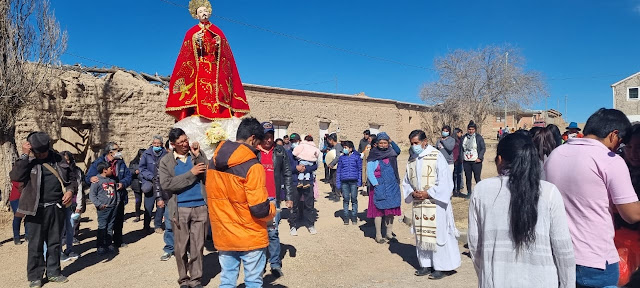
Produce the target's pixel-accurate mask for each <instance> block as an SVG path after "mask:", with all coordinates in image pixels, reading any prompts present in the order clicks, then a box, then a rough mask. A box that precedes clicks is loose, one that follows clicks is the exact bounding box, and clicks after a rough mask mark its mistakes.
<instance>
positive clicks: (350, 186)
mask: <svg viewBox="0 0 640 288" xmlns="http://www.w3.org/2000/svg"><path fill="white" fill-rule="evenodd" d="M341 185H342V186H341V188H342V197H344V198H343V200H342V209H343V210H344V211H343V212H342V213H343V214H342V215H344V219H345V220H349V217H351V218H352V219H355V218H356V217H358V181H356V180H353V181H344V182H342V183H341ZM349 201H351V210H352V211H351V215H349Z"/></svg>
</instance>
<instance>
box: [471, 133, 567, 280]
mask: <svg viewBox="0 0 640 288" xmlns="http://www.w3.org/2000/svg"><path fill="white" fill-rule="evenodd" d="M538 157H539V156H538V152H537V149H536V148H535V147H534V144H533V142H532V141H531V138H530V137H529V136H527V135H525V134H521V133H516V134H510V135H508V136H506V137H505V138H504V139H502V141H500V143H498V151H497V156H496V166H497V168H498V174H499V176H497V177H493V178H490V179H485V180H483V181H482V182H480V183H478V185H477V186H476V187H475V189H474V193H473V196H472V198H471V202H470V205H469V232H468V239H469V252H470V253H471V258H472V260H473V263H474V266H475V269H476V273H477V274H478V287H575V283H576V282H575V281H576V266H575V258H574V255H573V244H572V242H571V235H570V234H569V226H568V223H567V215H566V212H565V209H564V202H563V199H562V195H561V194H560V192H559V191H558V188H556V186H554V185H553V184H551V183H549V182H546V181H542V180H540V174H541V170H542V167H541V165H540V161H539V160H538ZM505 211H508V213H507V217H505Z"/></svg>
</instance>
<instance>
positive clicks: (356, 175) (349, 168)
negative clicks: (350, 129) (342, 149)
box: [336, 151, 362, 189]
mask: <svg viewBox="0 0 640 288" xmlns="http://www.w3.org/2000/svg"><path fill="white" fill-rule="evenodd" d="M336 173H337V174H336V188H338V189H341V187H342V182H345V181H358V187H359V186H362V159H361V158H360V153H358V151H353V152H352V153H351V154H350V155H342V156H340V159H339V160H338V170H337V171H336Z"/></svg>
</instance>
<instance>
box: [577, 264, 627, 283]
mask: <svg viewBox="0 0 640 288" xmlns="http://www.w3.org/2000/svg"><path fill="white" fill-rule="evenodd" d="M618 277H620V270H619V267H618V263H613V264H609V263H608V262H607V267H606V269H605V270H602V269H598V268H591V267H586V266H580V265H576V287H577V288H587V287H598V288H600V287H602V288H615V287H618V286H617V285H618Z"/></svg>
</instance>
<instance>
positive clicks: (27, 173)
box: [9, 132, 77, 287]
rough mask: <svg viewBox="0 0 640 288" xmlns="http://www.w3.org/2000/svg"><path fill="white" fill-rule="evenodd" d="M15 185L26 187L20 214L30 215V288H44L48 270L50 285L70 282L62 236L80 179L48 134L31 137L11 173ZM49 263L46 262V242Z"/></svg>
mask: <svg viewBox="0 0 640 288" xmlns="http://www.w3.org/2000/svg"><path fill="white" fill-rule="evenodd" d="M9 178H11V181H16V182H21V183H23V185H24V188H23V190H22V194H21V196H20V202H19V206H18V211H17V213H19V214H24V215H26V217H25V224H26V225H25V226H26V227H25V229H26V230H28V231H29V234H28V237H27V238H28V240H29V247H28V252H27V255H28V256H27V257H28V258H27V279H28V280H29V287H41V286H42V275H43V274H44V272H45V270H46V272H47V274H46V275H47V278H48V281H49V282H59V283H64V282H67V281H68V280H67V277H65V276H63V275H62V273H61V268H60V248H61V245H60V235H61V234H62V228H63V227H64V222H63V221H64V210H63V207H67V206H68V205H70V204H71V200H72V198H73V191H76V188H77V187H76V186H77V184H76V183H77V182H76V181H77V177H76V175H75V173H73V170H72V169H71V167H70V166H69V164H68V163H67V161H66V160H65V159H64V157H63V156H62V155H60V154H58V153H56V152H54V151H53V150H51V138H49V135H47V133H44V132H34V133H31V134H29V136H28V137H27V142H26V143H24V144H23V145H22V155H21V156H20V159H18V161H16V163H15V165H14V166H13V169H12V170H11V172H10V173H9ZM45 241H46V242H47V251H48V253H47V259H46V262H45V259H44V255H43V254H44V242H45Z"/></svg>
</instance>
